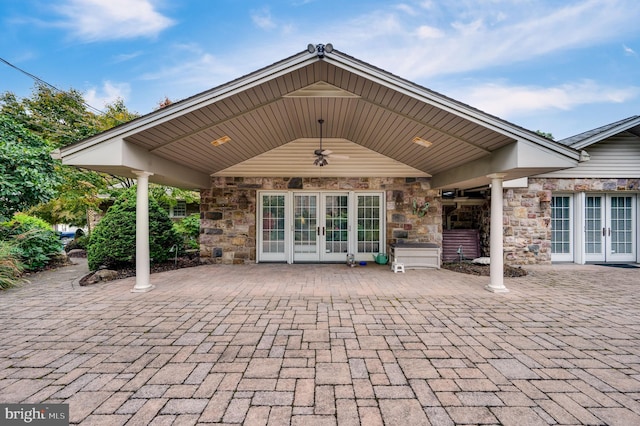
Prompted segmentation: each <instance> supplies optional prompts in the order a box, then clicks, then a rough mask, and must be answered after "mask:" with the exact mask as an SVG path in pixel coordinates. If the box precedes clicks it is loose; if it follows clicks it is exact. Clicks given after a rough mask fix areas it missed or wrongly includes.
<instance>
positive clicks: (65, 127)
mask: <svg viewBox="0 0 640 426" xmlns="http://www.w3.org/2000/svg"><path fill="white" fill-rule="evenodd" d="M171 103H172V102H171V100H169V99H168V98H165V100H164V101H162V102H161V104H160V107H163V106H167V105H170V104H171ZM91 109H92V107H89V106H88V105H87V104H86V103H85V102H84V99H83V97H82V94H81V93H80V92H78V91H77V90H74V89H70V90H68V91H58V90H56V89H53V88H51V87H49V86H45V85H42V84H38V85H36V86H35V87H34V90H33V92H32V95H31V96H30V97H28V98H23V99H18V98H17V97H16V96H15V95H14V94H13V93H11V92H5V93H4V94H2V95H0V113H2V114H5V115H7V116H9V117H11V118H12V119H13V120H14V121H16V122H17V123H20V124H22V125H23V126H24V128H25V129H27V130H28V131H31V132H32V133H33V134H34V135H37V136H39V137H40V138H41V139H42V140H43V141H45V142H46V144H47V145H48V147H49V150H50V151H52V150H54V149H56V148H60V147H64V146H67V145H69V144H71V143H75V142H78V141H80V140H82V139H85V138H87V137H90V136H92V135H94V134H97V133H99V132H103V131H105V130H109V129H111V128H113V127H115V126H118V125H121V124H123V123H126V122H128V121H131V120H133V119H135V118H137V117H138V114H137V113H135V112H131V111H129V110H128V109H127V107H126V106H125V104H124V101H123V100H122V99H118V100H116V101H115V102H113V103H112V104H108V105H106V106H105V108H104V109H105V110H104V112H101V111H97V110H96V111H97V113H96V112H93V111H91ZM56 174H57V175H58V176H59V179H58V182H59V184H58V186H57V187H56V189H57V194H58V195H57V197H55V198H51V199H50V200H49V199H47V198H43V199H42V201H43V202H42V203H41V204H39V205H38V206H37V207H36V208H34V209H33V210H32V213H33V214H36V215H37V216H39V217H41V218H43V219H45V220H46V221H48V222H50V223H68V224H72V225H76V226H84V225H85V224H87V212H88V211H89V210H97V209H98V208H99V207H100V204H101V202H102V201H103V199H104V197H105V196H107V197H115V196H117V195H118V194H120V193H121V192H122V190H123V189H127V188H131V187H132V186H133V185H134V184H135V180H133V179H129V178H126V177H122V176H113V175H108V174H104V173H97V172H93V171H89V170H83V169H77V168H75V167H69V166H64V165H62V164H60V163H58V164H57V165H56ZM150 188H151V190H152V192H153V193H154V194H156V195H157V196H158V199H159V200H160V202H161V203H162V204H165V205H175V203H176V202H177V200H185V201H187V202H189V201H197V200H198V199H199V196H198V194H197V193H195V192H192V191H183V190H177V189H175V188H169V187H164V186H160V185H152V186H151V187H150ZM31 205H33V204H32V203H30V204H29V206H31Z"/></svg>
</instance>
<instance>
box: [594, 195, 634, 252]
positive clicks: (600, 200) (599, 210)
mask: <svg viewBox="0 0 640 426" xmlns="http://www.w3.org/2000/svg"><path fill="white" fill-rule="evenodd" d="M635 216H636V212H635V197H634V196H632V195H613V194H587V195H586V197H585V217H584V221H585V260H586V261H587V262H630V261H635V259H636V256H635V253H636V226H637V225H636V221H635Z"/></svg>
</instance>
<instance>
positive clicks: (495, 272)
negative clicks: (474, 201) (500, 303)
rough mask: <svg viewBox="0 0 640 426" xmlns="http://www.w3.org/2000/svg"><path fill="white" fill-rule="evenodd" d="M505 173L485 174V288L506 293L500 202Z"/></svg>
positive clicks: (501, 204)
mask: <svg viewBox="0 0 640 426" xmlns="http://www.w3.org/2000/svg"><path fill="white" fill-rule="evenodd" d="M505 176H506V174H504V173H494V174H490V175H487V177H488V178H491V239H490V242H489V244H490V253H491V267H490V283H489V285H488V286H487V287H486V288H487V290H489V291H492V292H494V293H506V292H508V291H509V290H508V289H507V288H506V287H505V286H504V249H503V244H504V232H503V229H502V223H503V218H502V217H503V202H502V180H503V179H504V177H505Z"/></svg>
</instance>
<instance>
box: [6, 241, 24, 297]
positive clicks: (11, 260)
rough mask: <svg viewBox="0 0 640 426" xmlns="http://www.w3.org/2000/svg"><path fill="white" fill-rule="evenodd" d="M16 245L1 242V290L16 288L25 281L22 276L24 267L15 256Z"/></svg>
mask: <svg viewBox="0 0 640 426" xmlns="http://www.w3.org/2000/svg"><path fill="white" fill-rule="evenodd" d="M15 250H16V248H15V243H14V242H12V241H8V240H0V289H1V290H5V289H8V288H11V287H15V286H16V285H18V284H20V282H22V281H23V279H22V278H20V276H21V275H22V271H23V270H24V265H23V264H22V262H20V260H19V259H18V256H17V255H16V254H15Z"/></svg>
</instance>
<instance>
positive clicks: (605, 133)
mask: <svg viewBox="0 0 640 426" xmlns="http://www.w3.org/2000/svg"><path fill="white" fill-rule="evenodd" d="M625 131H627V132H631V133H633V134H635V135H636V136H639V137H640V115H634V116H632V117H628V118H625V119H623V120H620V121H616V122H615V123H611V124H607V125H604V126H601V127H598V128H596V129H593V130H588V131H586V132H583V133H579V134H577V135H575V136H571V137H568V138H565V139H562V140H560V141H558V143H561V144H563V145H566V146H569V147H571V148H573V149H583V148H586V147H588V146H589V145H593V144H594V143H597V142H600V141H602V140H604V139H607V138H609V137H611V136H614V135H617V134H618V133H621V132H625Z"/></svg>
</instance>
